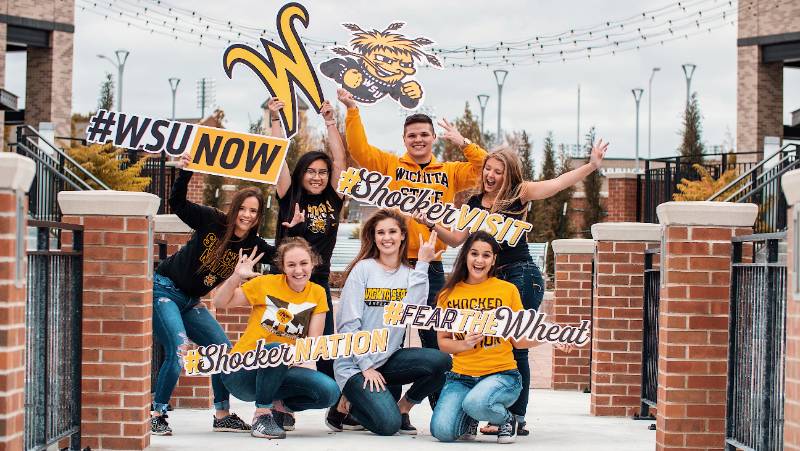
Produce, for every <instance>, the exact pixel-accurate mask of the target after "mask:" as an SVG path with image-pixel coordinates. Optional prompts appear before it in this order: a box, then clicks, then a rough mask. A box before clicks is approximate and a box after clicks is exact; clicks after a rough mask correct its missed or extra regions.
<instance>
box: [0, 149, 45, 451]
mask: <svg viewBox="0 0 800 451" xmlns="http://www.w3.org/2000/svg"><path fill="white" fill-rule="evenodd" d="M35 172H36V166H35V165H34V163H33V161H32V160H30V159H28V158H25V157H23V156H21V155H17V154H14V153H7V152H3V153H0V399H2V400H3V401H2V402H0V451H6V450H8V451H12V450H18V449H22V448H23V442H24V439H23V428H24V423H25V410H24V406H25V273H26V269H27V267H28V265H27V258H26V256H25V242H24V241H25V236H26V233H25V224H26V222H27V221H26V217H27V214H26V211H25V208H24V207H25V206H26V205H27V202H25V197H24V196H25V193H26V192H27V191H28V188H30V186H31V181H33V176H34V173H35ZM20 220H21V221H22V222H21V223H20V222H18V221H20ZM19 225H21V226H22V227H21V230H20V229H18V226H19ZM20 241H22V243H20ZM17 262H19V264H18V263H17Z"/></svg>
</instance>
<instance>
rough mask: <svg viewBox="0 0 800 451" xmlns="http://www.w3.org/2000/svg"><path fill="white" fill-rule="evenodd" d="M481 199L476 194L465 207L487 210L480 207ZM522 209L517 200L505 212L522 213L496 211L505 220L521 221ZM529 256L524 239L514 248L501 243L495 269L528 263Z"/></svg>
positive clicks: (481, 197) (468, 200) (522, 206)
mask: <svg viewBox="0 0 800 451" xmlns="http://www.w3.org/2000/svg"><path fill="white" fill-rule="evenodd" d="M482 199H483V194H476V195H474V196H472V197H470V198H469V199H467V205H469V206H470V207H472V208H481V209H484V210H487V209H486V208H484V207H483V205H481V200H482ZM523 209H524V205H522V202H521V201H520V200H519V199H517V200H515V201H514V202H513V203H512V204H511V205H509V206H508V208H507V210H508V211H511V212H517V211H519V212H522V213H517V214H510V213H506V212H502V211H498V212H497V213H499V214H501V215H503V217H506V218H514V219H523V214H524V212H523ZM530 258H531V256H530V253H529V252H528V240H527V239H526V237H524V236H523V237H522V238H520V240H519V241H517V245H516V246H510V245H509V244H508V241H503V242H502V243H500V254H499V255H498V256H497V262H496V263H495V267H498V268H499V267H501V266H505V265H507V264H509V263H516V262H520V261H528V260H530Z"/></svg>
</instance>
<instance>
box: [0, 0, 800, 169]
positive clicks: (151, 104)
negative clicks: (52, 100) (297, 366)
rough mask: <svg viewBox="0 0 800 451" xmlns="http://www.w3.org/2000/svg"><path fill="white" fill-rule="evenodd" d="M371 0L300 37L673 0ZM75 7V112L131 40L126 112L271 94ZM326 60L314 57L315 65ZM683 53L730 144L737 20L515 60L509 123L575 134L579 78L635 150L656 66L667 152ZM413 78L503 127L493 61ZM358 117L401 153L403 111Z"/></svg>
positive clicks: (542, 16) (468, 25)
mask: <svg viewBox="0 0 800 451" xmlns="http://www.w3.org/2000/svg"><path fill="white" fill-rule="evenodd" d="M171 3H172V4H175V5H179V6H183V7H186V8H192V9H195V10H197V11H198V12H199V13H200V14H203V15H206V16H212V17H215V18H220V19H225V20H230V21H232V22H234V23H241V24H246V25H253V26H256V27H265V28H271V29H274V23H275V15H276V13H277V10H278V9H279V8H280V6H281V5H282V2H276V1H229V2H207V1H181V0H171ZM376 4H378V5H381V4H382V2H373V1H366V0H365V1H340V2H336V3H335V4H334V3H333V2H324V3H323V2H313V3H311V2H306V6H307V8H308V10H309V13H310V26H309V28H308V30H303V29H302V27H300V34H301V36H302V35H304V36H310V37H314V38H319V39H336V40H340V41H345V40H347V39H348V38H349V34H348V32H347V30H345V29H344V28H342V27H341V25H340V23H342V22H354V23H357V24H359V25H361V26H362V27H364V28H367V27H370V28H379V29H382V28H383V27H385V26H386V25H388V24H389V23H391V22H392V21H395V20H398V19H399V20H403V21H406V22H407V23H408V24H407V25H406V27H405V28H404V29H403V31H405V32H407V33H408V34H409V35H411V36H414V37H416V36H426V37H429V38H431V39H433V40H434V41H436V42H437V45H441V46H445V47H455V46H460V45H464V44H475V43H486V42H493V41H501V40H503V41H511V40H520V39H525V38H530V37H532V36H535V35H538V34H546V33H552V32H558V31H563V30H565V29H570V28H573V27H575V28H579V27H584V26H592V25H595V24H597V23H598V22H600V21H606V20H611V21H613V20H615V19H622V18H625V17H628V16H631V15H632V14H637V13H640V12H641V11H644V10H652V9H657V8H659V7H663V6H666V5H669V4H670V3H669V2H668V1H665V0H647V1H642V0H614V1H589V0H580V1H578V0H572V1H565V2H551V1H545V0H537V1H526V2H519V1H507V0H494V1H491V2H485V1H482V2H472V1H470V2H464V1H455V0H451V1H437V2H431V1H430V0H409V1H406V2H404V3H401V4H393V5H396V6H394V7H388V6H387V7H382V8H375V7H374V5H376ZM81 5H85V3H83V2H81V1H80V0H79V1H78V3H77V7H76V17H75V56H74V72H73V74H74V75H73V77H74V78H73V94H72V99H73V110H74V111H76V112H88V111H93V110H94V109H95V108H96V105H97V97H98V91H99V87H100V84H101V82H102V79H103V77H104V74H105V72H112V73H113V74H114V76H115V78H116V69H115V68H114V67H113V66H112V65H111V64H110V63H109V62H107V61H104V60H100V59H98V58H97V57H96V55H97V54H98V53H105V54H108V55H111V54H112V53H113V51H114V50H115V49H118V48H124V49H128V50H130V52H131V54H130V57H129V59H128V62H127V65H126V67H125V75H124V94H123V106H124V110H125V111H127V112H132V113H139V114H145V115H148V116H155V117H159V116H160V117H167V118H168V117H169V115H170V108H171V94H170V89H169V84H168V82H167V79H168V78H169V77H179V78H181V80H182V81H181V85H180V87H179V89H178V96H177V116H178V117H191V116H198V115H199V110H198V108H197V107H196V95H195V83H196V80H197V79H199V78H201V77H212V78H215V79H216V87H217V93H216V99H217V102H216V103H217V104H218V105H219V106H220V107H221V108H222V109H224V110H225V113H226V116H227V123H226V126H227V127H228V128H230V129H234V130H240V131H246V129H247V125H248V122H249V119H251V118H256V117H258V115H259V114H260V109H259V105H260V104H261V102H263V100H264V99H265V98H266V95H267V93H266V90H265V88H264V87H263V86H262V85H261V83H260V82H259V81H258V80H257V79H256V77H255V75H254V74H253V72H251V71H250V70H249V69H246V68H245V67H244V66H239V67H238V68H236V69H235V70H234V76H233V79H232V80H231V79H228V78H227V76H226V75H225V73H224V72H223V69H222V63H221V61H222V52H223V50H222V49H209V48H206V47H198V46H197V44H193V43H189V42H183V41H180V40H179V41H176V40H174V39H170V38H168V37H164V36H159V35H157V34H150V33H147V32H145V31H141V30H138V29H135V28H130V27H127V26H126V25H124V24H122V23H120V22H118V21H116V20H113V19H104V18H103V17H100V16H98V15H96V14H92V13H91V12H89V11H83V10H81V7H80V6H81ZM344 5H346V6H344ZM400 5H403V6H402V7H400ZM467 5H469V6H467ZM247 43H248V44H251V45H253V46H256V45H257V43H255V42H247ZM321 60H322V58H317V61H315V62H319V61H321ZM687 62H691V63H695V64H697V66H698V67H697V70H696V72H695V75H694V78H693V80H692V90H693V91H697V92H698V96H699V101H700V108H701V111H702V114H703V127H704V135H703V137H704V140H705V141H706V143H707V144H708V145H715V144H722V143H723V141H724V140H725V135H726V131H728V130H729V131H730V133H731V134H733V135H734V136H735V133H736V28H735V27H734V26H731V25H728V26H726V27H724V28H720V29H717V30H715V31H714V32H713V33H706V34H704V35H702V36H699V37H691V38H689V39H688V40H678V41H674V42H669V43H666V44H664V45H663V46H656V47H651V48H646V49H642V50H639V51H634V52H627V53H622V54H618V55H616V56H607V57H597V58H593V59H592V60H591V61H586V60H584V61H581V62H567V63H551V64H541V65H539V66H534V67H530V66H529V67H514V68H510V67H509V68H508V69H509V71H510V73H509V75H508V78H507V80H506V84H505V87H504V89H503V115H502V120H503V129H504V130H506V131H508V130H522V129H524V130H527V132H528V133H529V134H530V136H531V137H532V139H533V142H534V147H535V152H536V153H535V155H537V156H538V155H539V154H540V151H541V143H542V139H543V137H544V136H545V134H546V133H547V132H548V131H553V133H554V134H555V139H556V142H564V143H569V144H572V143H575V141H576V127H577V124H576V112H577V111H576V110H577V93H576V91H577V86H578V84H580V86H581V134H583V133H585V132H586V130H587V129H588V127H589V126H590V125H594V126H596V127H597V130H598V135H599V136H601V137H604V138H606V139H607V140H609V141H610V142H611V144H612V145H611V147H610V149H609V155H613V156H629V157H632V156H633V155H634V148H635V145H634V142H635V103H634V100H633V96H632V94H631V88H635V87H642V88H645V89H646V88H647V84H648V78H649V76H650V72H651V69H652V68H653V67H656V66H658V67H661V71H660V72H659V73H657V74H656V76H655V78H654V81H653V92H652V97H653V108H652V110H653V116H652V124H653V125H652V136H653V139H652V142H653V155H654V156H666V155H673V154H674V153H675V149H676V148H677V146H678V144H679V140H680V137H679V135H678V132H679V130H680V126H681V113H682V110H683V105H684V101H685V92H686V91H685V90H686V84H685V80H684V76H683V72H682V70H681V64H682V63H687ZM9 65H10V67H9V69H8V71H9V76H8V77H7V80H8V84H9V89H10V90H12V92H14V88H13V84H14V83H15V80H14V79H15V77H14V73H18V72H19V68H20V67H21V64H18V63H17V62H16V61H15V60H13V58H12V59H11V60H10V61H9ZM784 74H785V76H784V88H785V93H784V96H785V102H784V118H785V122H789V119H788V117H789V112H791V111H792V110H794V109H797V108H800V70H796V69H795V70H789V69H787V70H785V72H784ZM417 76H418V80H419V81H420V82H421V83H422V85H423V87H424V88H425V90H426V99H425V104H426V105H427V106H428V107H429V108H432V109H433V111H434V112H435V114H436V115H437V116H439V117H447V118H454V117H456V116H458V115H460V114H461V112H462V111H463V108H464V102H465V101H469V102H470V106H471V107H472V109H473V111H474V112H476V113H478V114H479V108H478V105H477V100H476V95H477V94H481V93H486V94H489V95H490V96H491V98H490V100H489V104H488V107H487V109H486V116H485V124H486V128H487V129H491V130H494V129H496V126H497V87H496V84H495V81H494V76H493V75H492V72H491V69H487V68H472V69H454V68H447V69H445V70H435V69H432V68H429V67H424V66H423V67H420V68H419V71H418V73H417ZM17 78H18V77H17ZM321 78H323V81H322V83H323V89H324V94H325V95H326V97H328V98H331V99H333V98H334V94H335V91H334V90H335V86H334V84H333V82H332V81H330V80H328V79H324V77H321ZM18 91H19V89H18ZM18 91H17V92H18ZM647 97H648V93H647V92H646V91H645V94H644V96H643V99H642V103H641V109H640V153H641V155H642V156H643V157H645V156H646V155H647V110H648V108H647ZM362 116H363V117H364V121H365V124H366V129H367V133H368V136H369V138H370V140H371V141H372V143H373V144H374V145H377V146H379V147H381V148H385V149H389V150H395V151H397V150H399V149H401V148H402V142H401V139H400V136H401V132H402V128H401V124H402V116H401V114H400V112H399V111H398V107H397V106H396V105H395V104H394V103H393V102H390V101H383V102H381V103H380V104H377V105H374V106H369V107H362ZM318 123H320V124H321V121H320V122H318ZM537 160H540V158H537ZM538 163H539V162H538V161H537V164H538Z"/></svg>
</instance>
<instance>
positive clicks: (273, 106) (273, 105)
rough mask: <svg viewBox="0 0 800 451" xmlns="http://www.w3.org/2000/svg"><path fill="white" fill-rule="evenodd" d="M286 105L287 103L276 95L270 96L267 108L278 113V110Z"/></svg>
mask: <svg viewBox="0 0 800 451" xmlns="http://www.w3.org/2000/svg"><path fill="white" fill-rule="evenodd" d="M284 106H286V104H284V103H283V102H281V101H280V100H278V99H276V98H275V97H270V99H269V100H268V101H267V109H268V110H270V111H272V112H273V113H277V112H278V111H280V110H282V109H283V107H284Z"/></svg>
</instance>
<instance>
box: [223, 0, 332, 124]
mask: <svg viewBox="0 0 800 451" xmlns="http://www.w3.org/2000/svg"><path fill="white" fill-rule="evenodd" d="M295 20H297V21H299V22H300V23H301V24H303V27H305V28H308V23H309V22H308V11H307V10H306V9H305V7H303V5H301V4H299V3H289V4H287V5H285V6H284V7H283V8H281V9H280V11H279V12H278V18H277V26H278V36H280V38H281V42H282V43H283V45H282V46H280V45H278V44H275V43H274V42H270V41H267V40H266V39H263V38H262V39H261V45H263V46H264V51H265V53H264V54H263V55H262V54H261V53H259V51H258V50H256V49H254V48H253V47H250V46H248V45H245V44H233V45H231V46H230V47H228V48H227V49H226V50H225V54H224V55H223V56H222V66H223V68H224V69H225V73H226V74H227V75H228V78H233V68H234V66H235V65H236V64H237V63H242V64H244V65H245V66H247V67H249V68H250V69H252V70H253V72H255V73H256V75H257V76H258V78H259V79H260V80H261V82H262V83H264V86H265V87H266V88H267V90H268V91H269V93H270V94H271V95H272V97H276V98H278V99H281V101H283V102H284V104H285V105H286V106H285V107H284V108H283V109H282V110H281V111H280V118H281V123H282V124H283V131H284V133H285V134H286V137H287V138H291V137H292V136H294V134H295V133H297V115H298V108H297V97H296V95H297V94H296V93H295V86H297V87H298V88H299V89H300V91H302V93H303V94H304V95H305V97H306V99H308V101H309V103H310V105H311V107H313V108H314V110H315V111H316V112H317V113H319V112H320V109H321V108H322V102H323V101H324V100H325V99H324V98H323V96H322V88H320V85H319V79H318V78H317V74H316V72H315V71H314V66H313V65H312V64H311V59H310V58H309V57H308V53H307V52H306V49H305V47H304V46H303V43H302V42H301V41H300V36H298V34H297V30H296V29H295Z"/></svg>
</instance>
